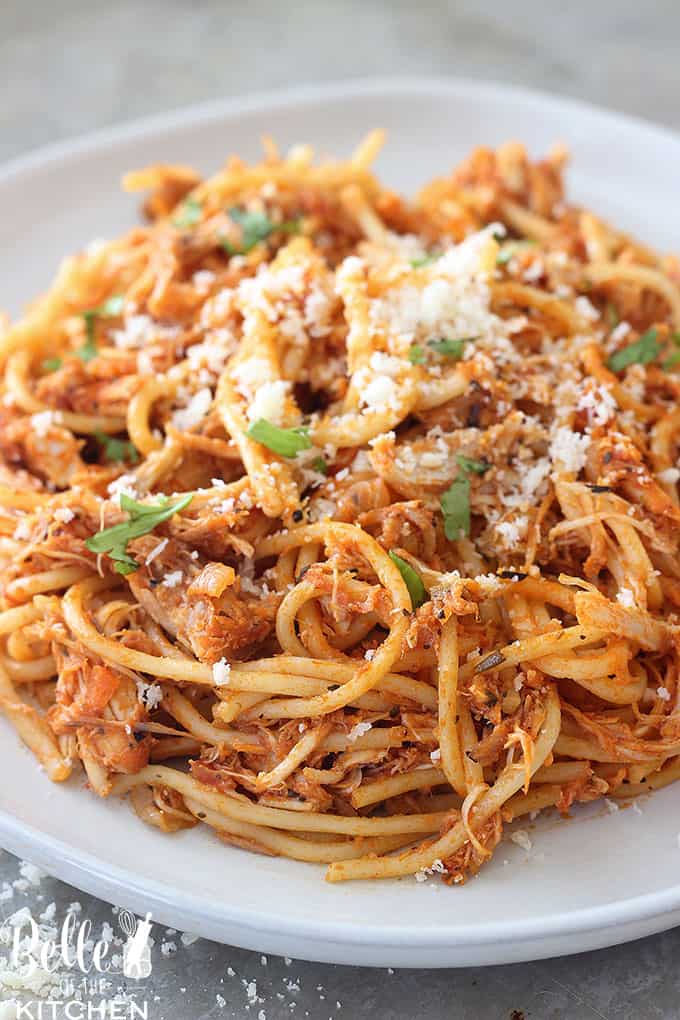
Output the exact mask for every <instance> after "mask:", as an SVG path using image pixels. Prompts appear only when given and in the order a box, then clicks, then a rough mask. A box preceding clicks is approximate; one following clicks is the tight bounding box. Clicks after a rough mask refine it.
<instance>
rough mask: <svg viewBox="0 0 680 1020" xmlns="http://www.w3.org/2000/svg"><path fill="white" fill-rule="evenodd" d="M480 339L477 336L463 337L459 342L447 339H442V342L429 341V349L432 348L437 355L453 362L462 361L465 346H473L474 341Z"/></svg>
mask: <svg viewBox="0 0 680 1020" xmlns="http://www.w3.org/2000/svg"><path fill="white" fill-rule="evenodd" d="M478 339H479V337H476V336H463V337H460V338H459V339H457V340H449V339H447V338H446V337H442V339H441V340H428V347H431V348H432V350H433V351H435V353H436V354H442V355H444V357H446V358H451V359H452V360H453V361H460V359H461V358H462V357H463V351H464V350H465V344H471V343H472V342H473V341H474V340H478Z"/></svg>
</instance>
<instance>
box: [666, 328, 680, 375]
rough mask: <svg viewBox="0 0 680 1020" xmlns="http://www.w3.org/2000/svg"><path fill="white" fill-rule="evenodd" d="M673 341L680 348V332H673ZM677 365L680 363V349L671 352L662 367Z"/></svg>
mask: <svg viewBox="0 0 680 1020" xmlns="http://www.w3.org/2000/svg"><path fill="white" fill-rule="evenodd" d="M671 343H673V345H674V346H675V347H678V348H680V333H671ZM676 365H680V350H677V351H673V352H672V353H671V354H669V356H668V357H667V358H666V360H665V361H664V362H662V365H661V367H662V368H665V369H668V368H675V366H676Z"/></svg>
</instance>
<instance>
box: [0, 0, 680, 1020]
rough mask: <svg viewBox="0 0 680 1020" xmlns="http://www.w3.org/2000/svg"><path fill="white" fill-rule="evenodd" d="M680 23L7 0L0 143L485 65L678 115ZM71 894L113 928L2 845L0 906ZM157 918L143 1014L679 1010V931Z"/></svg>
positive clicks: (401, 9)
mask: <svg viewBox="0 0 680 1020" xmlns="http://www.w3.org/2000/svg"><path fill="white" fill-rule="evenodd" d="M679 37H680V4H679V3H678V0H647V2H646V3H645V4H641V3H640V2H639V0H636V2H630V0H597V2H594V0H591V2H589V3H585V2H583V0H572V2H563V3H555V2H554V0H514V2H512V3H505V4H500V3H495V2H492V0H462V2H458V3H445V2H443V0H420V2H418V3H413V2H406V0H394V2H391V3H390V2H389V0H344V2H343V0H289V2H288V3H277V2H274V0H249V2H247V3H233V2H227V0H222V2H221V0H193V2H192V3H185V2H182V0H146V2H144V0H116V2H115V3H103V2H100V0H34V2H33V3H28V2H23V3H22V2H19V0H0V68H1V78H0V80H1V82H2V84H1V85H0V159H6V158H9V157H11V156H14V155H18V154H19V153H23V152H26V151H28V150H30V149H32V148H35V147H37V146H39V145H43V144H45V143H46V142H49V141H53V140H56V139H59V138H63V137H67V136H69V135H73V134H76V133H79V132H83V131H87V130H91V129H93V128H97V127H102V126H104V125H107V124H110V123H114V122H118V121H122V120H126V119H129V118H131V117H136V116H139V115H143V114H147V113H153V112H157V111H162V110H166V109H169V108H172V107H174V106H178V105H182V104H187V103H191V102H196V101H200V100H204V99H210V98H214V97H218V96H229V95H238V94H242V93H245V92H248V91H253V90H262V89H270V88H278V87H283V86H285V85H289V84H296V83H303V82H309V81H322V80H333V79H341V78H351V77H358V76H365V75H368V74H390V73H402V74H407V73H411V74H458V75H469V76H473V77H474V76H478V77H483V78H493V79H496V80H500V81H506V82H511V83H519V84H524V85H528V86H534V87H539V88H544V89H549V90H551V91H553V92H558V93H563V94H566V95H571V96H577V97H581V98H585V99H588V100H591V101H593V102H597V103H600V104H603V105H606V106H609V107H613V108H617V109H621V110H625V111H628V112H631V113H636V114H639V115H643V116H645V117H648V118H651V119H653V120H657V121H660V122H662V123H665V124H668V125H670V126H671V127H680V103H679V102H678V97H679V96H680V61H679V60H678V59H677V51H678V42H679ZM1 229H2V228H1V225H0V236H1ZM603 866H606V862H603ZM28 874H29V876H30V878H32V879H33V880H34V882H35V880H36V876H35V875H33V873H32V872H31V871H30V869H29V871H28ZM3 882H4V883H5V885H4V886H3V884H2V883H3ZM74 900H75V901H78V902H80V903H81V904H82V908H83V916H87V917H88V918H89V919H90V920H91V921H92V922H93V923H94V925H95V929H96V930H98V928H99V927H101V925H102V924H103V923H104V922H107V923H110V924H112V925H113V926H114V927H116V922H117V919H116V917H115V915H113V914H112V912H111V907H110V906H109V905H107V904H103V903H100V902H98V901H96V900H94V899H92V898H91V897H87V896H85V895H82V894H79V893H78V892H76V891H75V890H73V889H70V888H69V887H67V886H65V885H63V884H61V883H58V882H56V881H54V880H52V879H49V878H44V879H42V881H40V884H33V883H32V882H31V881H30V879H28V878H26V877H25V876H22V874H21V872H20V870H19V864H18V862H17V861H16V860H15V859H14V858H13V857H11V856H10V855H9V854H2V855H0V916H4V917H6V916H8V915H9V914H10V913H11V912H12V911H13V910H16V909H19V908H21V907H22V906H28V907H29V908H30V909H31V911H32V912H33V913H34V914H36V915H37V913H39V912H40V911H42V910H44V909H45V907H47V906H48V905H49V904H50V903H51V902H55V903H56V905H57V916H58V917H59V916H60V915H61V913H62V912H63V910H64V909H65V908H66V906H67V905H68V904H69V903H71V902H72V901H74ZM156 935H157V945H156V947H155V948H154V969H153V975H152V977H151V978H149V979H148V981H147V982H146V983H145V987H144V989H143V994H144V995H145V996H146V997H147V999H148V1001H149V1016H150V1017H151V1018H152V1020H207V1018H211V1020H212V1018H220V1017H224V1018H234V1017H238V1018H248V1020H251V1018H252V1020H256V1018H258V1020H282V1018H284V1017H292V1018H298V1020H301V1018H309V1020H343V1018H347V1020H355V1018H363V1017H368V1016H371V1017H373V1018H375V1020H415V1018H416V1017H417V1018H422V1020H449V1018H451V1020H511V1018H513V1017H514V1020H520V1017H521V1015H522V1014H524V1016H525V1017H526V1018H527V1020H592V1018H596V1017H599V1018H601V1020H656V1018H663V1020H673V1018H680V967H678V962H679V961H680V929H676V930H675V931H673V932H667V933H666V934H664V935H660V936H657V937H654V938H649V939H645V940H642V941H639V942H635V943H631V944H629V945H627V946H623V947H618V948H614V949H609V950H602V951H600V952H596V953H589V954H584V955H581V956H574V957H570V958H567V959H562V960H549V961H544V962H539V963H531V964H524V965H515V966H504V967H495V968H487V969H473V968H469V969H464V970H457V971H454V970H449V971H407V970H403V971H398V972H396V973H390V972H387V971H383V970H372V969H367V970H366V969H358V968H343V967H333V966H328V965H322V964H309V963H298V962H296V961H290V962H288V963H287V962H286V961H284V960H280V959H278V958H274V957H270V958H269V959H267V960H266V961H265V960H264V959H261V958H260V956H259V954H255V953H248V952H243V951H241V950H236V949H230V948H227V947H221V946H218V945H215V944H213V943H209V942H206V941H198V942H194V943H193V944H190V945H185V944H184V942H183V941H182V940H181V938H180V936H179V935H178V934H173V933H170V934H167V933H165V932H164V931H160V932H156ZM186 941H190V940H186V939H185V942H186ZM163 943H165V946H166V950H165V953H167V955H165V953H164V952H163V951H162V950H161V945H162V944H163ZM173 944H174V945H175V946H176V950H175V951H173V950H172V949H171V948H168V947H171V946H172V945H173ZM253 981H254V982H256V991H254V988H253V985H252V982H253ZM10 995H11V993H10V992H9V991H8V990H7V989H2V987H1V986H0V1000H2V999H3V998H7V997H9V996H10ZM256 999H261V1000H262V1001H255V1000H256ZM3 1010H4V1012H3ZM513 1011H518V1012H515V1013H513ZM45 1015H47V1014H45ZM13 1016H14V1012H13V1011H12V1010H10V1009H9V1007H7V1008H5V1007H3V1005H2V1002H0V1018H1V1020H9V1018H10V1017H13Z"/></svg>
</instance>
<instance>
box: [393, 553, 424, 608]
mask: <svg viewBox="0 0 680 1020" xmlns="http://www.w3.org/2000/svg"><path fill="white" fill-rule="evenodd" d="M390 559H391V560H392V562H393V563H394V564H395V566H396V567H398V569H399V573H400V574H401V576H402V577H403V579H404V584H405V585H406V587H407V588H408V593H409V595H410V596H411V606H412V607H413V609H418V607H419V606H422V604H423V602H427V600H428V597H429V596H428V594H427V591H426V589H425V585H424V584H423V582H422V579H421V577H420V574H418V573H417V572H416V571H415V570H414V569H413V567H412V566H411V564H410V563H407V562H406V560H402V558H401V556H397V554H396V553H395V552H390Z"/></svg>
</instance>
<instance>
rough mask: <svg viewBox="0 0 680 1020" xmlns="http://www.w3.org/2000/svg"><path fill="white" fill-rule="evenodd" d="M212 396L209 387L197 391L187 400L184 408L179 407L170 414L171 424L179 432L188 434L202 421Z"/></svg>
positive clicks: (208, 408) (209, 406)
mask: <svg viewBox="0 0 680 1020" xmlns="http://www.w3.org/2000/svg"><path fill="white" fill-rule="evenodd" d="M212 401H213V396H212V390H210V388H209V387H207V386H206V387H204V388H203V389H201V390H198V392H197V393H194V395H193V396H192V397H191V399H190V400H189V403H188V404H187V405H186V407H180V408H178V409H177V410H176V411H173V413H172V424H173V425H174V426H175V428H176V429H178V431H180V432H189V431H190V430H191V429H193V428H196V426H197V425H200V423H201V422H202V421H203V419H204V418H205V416H206V415H207V413H208V411H209V410H210V408H211V406H212Z"/></svg>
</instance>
